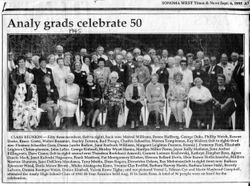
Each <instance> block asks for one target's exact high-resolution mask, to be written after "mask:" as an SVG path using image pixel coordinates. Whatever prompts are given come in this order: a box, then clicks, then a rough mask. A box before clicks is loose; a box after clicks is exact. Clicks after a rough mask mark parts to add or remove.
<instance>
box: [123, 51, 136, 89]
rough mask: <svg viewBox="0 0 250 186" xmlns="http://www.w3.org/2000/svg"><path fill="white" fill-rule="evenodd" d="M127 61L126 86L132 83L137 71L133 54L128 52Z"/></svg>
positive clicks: (125, 65)
mask: <svg viewBox="0 0 250 186" xmlns="http://www.w3.org/2000/svg"><path fill="white" fill-rule="evenodd" d="M126 60H127V63H125V64H124V67H125V70H124V72H125V84H124V85H125V87H127V86H128V85H129V84H131V83H132V76H131V75H132V74H133V73H135V68H136V63H135V61H134V60H133V54H132V53H131V52H128V53H127V55H126Z"/></svg>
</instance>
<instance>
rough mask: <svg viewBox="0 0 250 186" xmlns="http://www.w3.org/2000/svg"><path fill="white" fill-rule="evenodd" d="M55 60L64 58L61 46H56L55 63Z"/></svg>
mask: <svg viewBox="0 0 250 186" xmlns="http://www.w3.org/2000/svg"><path fill="white" fill-rule="evenodd" d="M57 58H64V53H63V47H62V46H61V45H57V46H56V54H55V60H56V61H57Z"/></svg>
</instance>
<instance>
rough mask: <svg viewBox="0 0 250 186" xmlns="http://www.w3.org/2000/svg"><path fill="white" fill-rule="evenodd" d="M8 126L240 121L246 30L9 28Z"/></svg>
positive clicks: (210, 125)
mask: <svg viewBox="0 0 250 186" xmlns="http://www.w3.org/2000/svg"><path fill="white" fill-rule="evenodd" d="M7 42H8V46H7V48H8V55H7V58H8V59H7V61H8V85H9V86H8V92H9V94H8V100H9V104H8V106H9V109H8V111H9V112H8V118H9V119H8V131H44V130H48V131H58V132H59V131H77V132H80V131H89V132H91V131H131V132H132V131H172V130H173V131H190V130H194V131H205V130H206V131H210V130H228V131H234V130H244V129H245V127H244V121H245V120H244V112H245V111H244V76H245V74H244V73H245V72H244V69H245V66H244V34H218V33H215V34H8V40H7Z"/></svg>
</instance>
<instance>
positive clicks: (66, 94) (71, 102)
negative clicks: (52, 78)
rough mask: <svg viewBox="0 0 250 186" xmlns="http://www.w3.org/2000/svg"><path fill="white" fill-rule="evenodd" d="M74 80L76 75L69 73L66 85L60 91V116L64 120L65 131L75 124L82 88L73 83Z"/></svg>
mask: <svg viewBox="0 0 250 186" xmlns="http://www.w3.org/2000/svg"><path fill="white" fill-rule="evenodd" d="M74 79H75V76H74V74H72V73H69V74H68V75H67V77H66V84H65V85H64V86H62V87H61V88H60V91H59V114H60V116H61V118H63V125H62V128H63V129H64V128H66V127H68V125H69V124H71V123H72V122H73V117H74V114H75V112H76V110H77V107H78V104H77V103H78V98H79V92H80V88H79V86H78V85H77V84H74V83H73V82H74Z"/></svg>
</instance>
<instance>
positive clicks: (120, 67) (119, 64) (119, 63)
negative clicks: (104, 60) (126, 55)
mask: <svg viewBox="0 0 250 186" xmlns="http://www.w3.org/2000/svg"><path fill="white" fill-rule="evenodd" d="M115 61H116V65H113V66H112V67H111V68H110V71H111V72H114V71H115V72H117V73H118V75H119V79H118V80H117V82H121V83H123V85H124V86H125V84H126V77H125V76H126V75H125V65H124V64H123V56H122V55H121V54H118V55H116V57H115Z"/></svg>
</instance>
